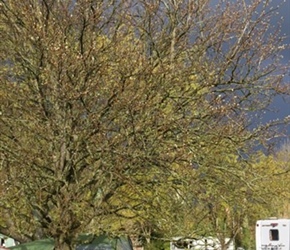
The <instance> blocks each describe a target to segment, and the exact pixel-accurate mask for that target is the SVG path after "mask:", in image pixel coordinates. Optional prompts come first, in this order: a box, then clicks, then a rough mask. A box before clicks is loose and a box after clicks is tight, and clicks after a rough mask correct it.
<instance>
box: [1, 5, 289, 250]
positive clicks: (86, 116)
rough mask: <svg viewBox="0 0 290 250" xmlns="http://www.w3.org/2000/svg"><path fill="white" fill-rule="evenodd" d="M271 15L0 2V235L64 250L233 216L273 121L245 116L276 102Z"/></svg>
mask: <svg viewBox="0 0 290 250" xmlns="http://www.w3.org/2000/svg"><path fill="white" fill-rule="evenodd" d="M272 15H273V11H272V9H271V8H270V7H269V6H268V2H267V1H266V2H262V1H259V0H255V1H252V3H251V4H247V5H245V4H244V1H233V2H232V3H225V2H224V1H220V2H219V3H217V4H216V5H215V6H214V8H213V3H212V2H211V1H208V0H202V1H192V0H185V1H182V0H175V1H171V0H160V1H139V0H129V1H115V0H106V1H94V0H76V1H69V0H62V1H60V0H27V1H21V2H16V1H12V0H0V29H1V36H2V42H1V45H0V60H1V65H2V67H1V71H0V74H1V75H0V77H1V78H0V79H1V85H0V112H1V115H0V129H1V134H0V156H1V178H2V179H3V180H4V183H5V185H4V187H5V190H6V191H5V194H4V193H3V196H2V200H1V204H0V209H1V211H2V212H3V214H7V218H6V217H3V218H2V219H1V220H0V228H1V230H2V232H7V233H9V235H12V236H14V237H15V238H18V239H21V240H22V241H27V240H31V239H36V238H42V237H48V236H49V237H52V238H54V239H55V241H56V247H57V248H56V249H62V250H65V249H72V247H73V246H74V244H75V239H76V237H77V235H78V234H80V233H84V232H87V231H89V232H90V233H92V232H93V233H96V234H98V233H100V232H103V231H106V232H111V233H120V232H126V233H130V232H129V231H130V230H129V229H130V228H133V227H130V225H131V224H130V223H133V224H134V223H137V222H138V223H139V225H143V226H146V225H151V226H153V227H156V228H158V230H160V231H162V232H163V233H164V234H167V235H170V234H175V233H177V232H178V230H177V229H175V230H172V228H174V225H175V222H176V221H177V220H179V219H180V217H179V214H178V211H183V212H182V213H183V214H182V213H181V214H182V215H183V216H185V217H183V219H184V220H186V212H185V211H190V212H191V213H192V214H193V215H201V214H203V217H197V219H196V220H194V221H193V222H198V220H199V224H197V225H200V222H201V221H208V220H210V219H215V218H216V217H219V218H221V217H223V216H225V217H227V216H228V217H227V218H231V219H232V220H233V217H232V216H234V215H233V214H235V216H244V215H243V213H245V211H246V209H245V207H244V204H242V203H241V200H240V198H239V197H237V195H238V193H240V191H241V192H244V193H245V194H247V192H248V189H245V188H246V187H249V186H250V185H254V186H255V187H253V190H254V188H256V184H253V183H251V180H252V179H251V178H249V176H250V175H251V171H253V169H251V168H250V165H247V164H246V162H247V161H248V160H249V159H251V154H252V152H253V151H252V150H253V149H255V147H256V146H257V142H258V143H260V144H261V143H262V144H263V145H265V143H266V142H267V141H268V139H271V137H273V136H274V135H275V134H273V132H275V130H271V128H272V125H277V124H280V123H283V122H285V121H275V123H273V124H272V123H269V124H266V125H261V124H260V123H259V122H256V123H254V118H253V117H252V116H251V115H252V114H258V113H259V112H260V111H263V110H266V109H267V107H268V106H269V105H270V104H271V101H272V98H273V97H274V96H275V95H277V94H281V93H283V94H287V93H288V92H287V91H288V90H287V88H286V87H285V86H284V85H283V77H284V74H285V72H286V70H287V69H286V68H285V67H283V66H282V65H281V64H280V59H281V52H282V51H283V49H284V45H283V42H282V38H281V37H280V35H279V30H277V31H276V30H273V29H272V27H270V19H271V16H272ZM270 31H272V32H270ZM257 185H258V184H257ZM257 187H258V186H257ZM233 189H236V190H237V192H232V190H233ZM250 189H251V188H250ZM243 190H244V191H243ZM219 195H220V196H219ZM239 201H240V202H239ZM195 202H196V203H195ZM173 204H175V205H174V206H172V205H173ZM196 204H198V205H196ZM233 204H237V206H236V207H234V208H232V205H233ZM205 207H207V210H205V209H204V208H205ZM182 209H184V210H182ZM187 209H188V210H187ZM215 209H218V210H215ZM231 209H234V210H233V211H231ZM235 209H236V210H235ZM177 210H178V211H177ZM237 210H239V211H240V212H239V213H236V211H237ZM221 213H222V214H223V215H220V214H221ZM244 217H245V216H244ZM244 217H243V218H244ZM174 218H175V219H174ZM114 220H115V222H114ZM174 220H175V221H174ZM235 221H237V220H235ZM239 223H242V221H240V222H239ZM184 225H185V228H184V229H182V230H183V231H182V230H181V229H180V230H181V231H182V232H183V233H188V231H193V230H194V228H193V227H192V224H190V223H189V224H184ZM212 225H213V227H214V226H219V224H218V225H217V224H216V220H215V223H214V224H212ZM195 230H198V228H195ZM215 230H217V229H216V228H215ZM232 232H234V234H235V233H236V231H235V230H234V231H233V230H232ZM131 233H132V232H131Z"/></svg>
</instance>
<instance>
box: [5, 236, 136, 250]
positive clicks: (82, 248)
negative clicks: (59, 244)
mask: <svg viewBox="0 0 290 250" xmlns="http://www.w3.org/2000/svg"><path fill="white" fill-rule="evenodd" d="M78 241H79V242H80V245H78V246H77V248H76V249H77V250H88V249H89V250H132V249H133V248H132V245H131V241H130V239H129V237H126V236H120V237H109V236H106V235H100V236H94V235H91V234H83V235H80V236H79V237H78ZM9 249H13V250H53V249H54V240H53V239H42V240H36V241H32V242H28V243H24V244H20V245H17V246H13V247H10V248H9Z"/></svg>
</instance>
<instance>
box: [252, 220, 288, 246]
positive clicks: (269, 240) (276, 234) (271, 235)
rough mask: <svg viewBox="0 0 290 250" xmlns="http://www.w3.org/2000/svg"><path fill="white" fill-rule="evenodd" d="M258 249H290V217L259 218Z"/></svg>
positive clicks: (257, 226)
mask: <svg viewBox="0 0 290 250" xmlns="http://www.w3.org/2000/svg"><path fill="white" fill-rule="evenodd" d="M256 250H290V219H276V218H275V219H267V220H258V221H257V223H256Z"/></svg>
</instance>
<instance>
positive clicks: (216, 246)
mask: <svg viewBox="0 0 290 250" xmlns="http://www.w3.org/2000/svg"><path fill="white" fill-rule="evenodd" d="M225 241H226V243H228V242H229V241H230V239H229V238H226V239H225ZM184 249H190V250H221V244H220V242H219V240H218V239H217V238H214V237H206V238H201V239H190V238H182V237H175V238H174V239H173V241H172V242H170V250H184ZM234 249H235V246H234V243H233V241H231V243H230V244H229V246H228V247H227V250H234Z"/></svg>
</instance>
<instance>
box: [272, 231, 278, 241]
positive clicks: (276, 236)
mask: <svg viewBox="0 0 290 250" xmlns="http://www.w3.org/2000/svg"><path fill="white" fill-rule="evenodd" d="M270 240H279V231H278V229H270Z"/></svg>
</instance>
